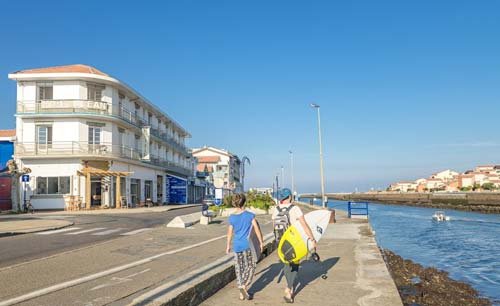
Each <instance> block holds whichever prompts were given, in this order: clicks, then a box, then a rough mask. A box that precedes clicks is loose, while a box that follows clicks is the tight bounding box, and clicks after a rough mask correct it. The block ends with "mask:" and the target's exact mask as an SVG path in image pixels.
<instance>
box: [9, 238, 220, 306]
mask: <svg viewBox="0 0 500 306" xmlns="http://www.w3.org/2000/svg"><path fill="white" fill-rule="evenodd" d="M223 238H226V235H223V236H219V237H215V238H212V239H209V240H205V241H203V242H199V243H195V244H192V245H189V246H185V247H183V248H180V249H177V250H172V251H167V252H163V253H160V254H156V255H153V256H150V257H147V258H144V259H141V260H138V261H134V262H131V263H129V264H126V265H122V266H118V267H114V268H111V269H108V270H104V271H101V272H98V273H95V274H90V275H87V276H84V277H81V278H76V279H73V280H70V281H67V282H64V283H60V284H57V285H53V286H50V287H46V288H43V289H39V290H36V291H33V292H30V293H27V294H24V295H21V296H18V297H15V298H12V299H9V300H6V301H2V302H0V306H10V305H14V304H17V303H21V302H24V301H28V300H31V299H34V298H37V297H40V296H43V295H46V294H49V293H52V292H56V291H59V290H62V289H66V288H69V287H73V286H76V285H79V284H82V283H86V282H89V281H92V280H95V279H98V278H101V277H104V276H108V275H111V274H114V273H118V272H121V271H124V270H127V269H130V268H134V267H137V266H140V265H143V264H146V263H150V262H152V261H153V260H156V259H158V258H160V257H163V256H165V255H173V254H177V253H180V252H183V251H186V250H189V249H193V248H196V247H199V246H202V245H205V244H208V243H211V242H214V241H217V240H220V239H223Z"/></svg>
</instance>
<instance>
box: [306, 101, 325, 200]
mask: <svg viewBox="0 0 500 306" xmlns="http://www.w3.org/2000/svg"><path fill="white" fill-rule="evenodd" d="M309 106H310V107H311V108H315V109H316V110H317V111H318V138H319V167H320V168H319V170H320V176H321V203H322V204H323V207H326V202H325V178H324V176H323V146H322V144H321V116H320V113H319V105H318V104H314V103H311V104H310V105H309Z"/></svg>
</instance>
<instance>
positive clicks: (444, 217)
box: [432, 211, 450, 222]
mask: <svg viewBox="0 0 500 306" xmlns="http://www.w3.org/2000/svg"><path fill="white" fill-rule="evenodd" d="M432 220H434V221H438V222H441V221H450V217H449V216H447V215H445V214H444V211H436V212H435V213H434V214H433V215H432Z"/></svg>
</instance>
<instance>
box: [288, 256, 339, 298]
mask: <svg viewBox="0 0 500 306" xmlns="http://www.w3.org/2000/svg"><path fill="white" fill-rule="evenodd" d="M339 260H340V257H332V258H328V259H326V260H323V261H320V262H314V261H312V260H307V261H304V262H303V263H301V265H300V270H299V274H298V276H297V280H298V282H299V284H298V286H296V287H295V294H294V295H297V294H298V293H299V292H300V291H301V290H302V289H304V288H305V287H306V286H307V285H308V284H309V283H311V282H312V281H314V280H315V279H317V278H319V277H321V276H322V275H323V274H326V275H327V276H328V271H329V270H330V269H331V268H332V267H333V266H335V265H336V264H337V262H338V261H339Z"/></svg>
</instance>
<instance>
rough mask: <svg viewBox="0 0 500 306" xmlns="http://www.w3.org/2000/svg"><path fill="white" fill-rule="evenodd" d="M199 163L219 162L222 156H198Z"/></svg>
mask: <svg viewBox="0 0 500 306" xmlns="http://www.w3.org/2000/svg"><path fill="white" fill-rule="evenodd" d="M196 159H198V162H199V163H218V162H219V161H220V156H197V157H196Z"/></svg>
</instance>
